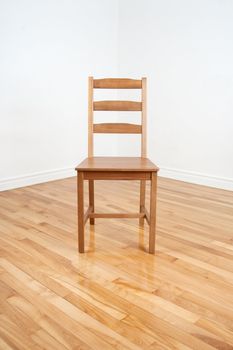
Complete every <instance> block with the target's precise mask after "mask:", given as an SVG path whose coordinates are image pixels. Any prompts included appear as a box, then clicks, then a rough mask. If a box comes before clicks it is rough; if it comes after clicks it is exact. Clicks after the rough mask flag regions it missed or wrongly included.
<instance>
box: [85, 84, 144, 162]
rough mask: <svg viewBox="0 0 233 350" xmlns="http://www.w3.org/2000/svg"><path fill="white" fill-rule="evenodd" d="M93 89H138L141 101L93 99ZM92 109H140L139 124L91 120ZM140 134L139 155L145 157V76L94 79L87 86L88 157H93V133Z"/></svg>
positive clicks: (92, 115)
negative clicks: (140, 77)
mask: <svg viewBox="0 0 233 350" xmlns="http://www.w3.org/2000/svg"><path fill="white" fill-rule="evenodd" d="M94 89H140V90H141V101H116V100H114V101H94ZM94 111H134V112H135V111H140V112H141V124H139V125H138V124H128V123H98V124H95V123H94V122H93V117H94ZM95 133H101V134H103V133H105V134H109V133H111V134H112V133H115V134H141V157H146V153H147V149H146V148H147V147H146V78H142V79H139V80H137V79H124V78H120V79H117V78H107V79H94V78H93V77H89V87H88V157H93V134H95Z"/></svg>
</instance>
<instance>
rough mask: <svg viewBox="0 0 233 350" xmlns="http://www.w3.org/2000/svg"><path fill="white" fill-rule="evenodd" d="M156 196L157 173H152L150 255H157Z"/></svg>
mask: <svg viewBox="0 0 233 350" xmlns="http://www.w3.org/2000/svg"><path fill="white" fill-rule="evenodd" d="M156 194H157V173H156V172H152V173H151V188H150V227H149V253H150V254H154V253H155V225H156Z"/></svg>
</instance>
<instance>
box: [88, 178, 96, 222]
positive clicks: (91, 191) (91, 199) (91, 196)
mask: <svg viewBox="0 0 233 350" xmlns="http://www.w3.org/2000/svg"><path fill="white" fill-rule="evenodd" d="M88 182H89V206H90V207H91V208H92V211H91V212H92V213H94V180H88ZM90 224H91V225H94V224H95V219H94V218H90Z"/></svg>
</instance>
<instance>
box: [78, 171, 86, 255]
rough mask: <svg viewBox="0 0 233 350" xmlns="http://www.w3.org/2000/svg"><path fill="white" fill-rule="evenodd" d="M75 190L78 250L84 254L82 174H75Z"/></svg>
mask: <svg viewBox="0 0 233 350" xmlns="http://www.w3.org/2000/svg"><path fill="white" fill-rule="evenodd" d="M77 176H78V179H77V180H78V181H77V186H78V188H77V190H78V249H79V253H84V188H83V187H84V186H83V183H84V180H83V172H82V171H80V172H78V174H77Z"/></svg>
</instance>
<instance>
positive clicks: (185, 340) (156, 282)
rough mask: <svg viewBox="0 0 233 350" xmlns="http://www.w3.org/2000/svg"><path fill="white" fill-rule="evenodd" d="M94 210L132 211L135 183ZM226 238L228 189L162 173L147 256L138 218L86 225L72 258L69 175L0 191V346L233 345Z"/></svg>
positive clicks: (103, 184) (107, 189)
mask: <svg viewBox="0 0 233 350" xmlns="http://www.w3.org/2000/svg"><path fill="white" fill-rule="evenodd" d="M148 190H149V184H148V185H147V193H148ZM87 194H88V193H87V184H85V206H86V207H87V199H88V195H87ZM147 197H148V196H147ZM146 202H147V206H148V204H149V203H148V198H147V201H146ZM95 206H96V208H98V212H101V211H102V212H123V211H124V210H126V211H129V212H136V211H137V210H138V207H139V183H138V182H133V181H130V182H129V181H121V182H114V181H99V182H96V185H95ZM148 207H149V206H148ZM232 242H233V192H230V191H225V190H220V189H213V188H209V187H205V186H198V185H193V184H188V183H185V182H181V181H175V180H169V179H165V178H160V177H159V179H158V213H157V240H156V254H155V255H154V256H153V255H149V254H148V253H147V251H148V227H147V224H146V223H145V225H144V227H138V220H135V219H108V220H104V219H96V224H95V226H90V225H89V223H87V225H86V227H85V244H86V253H85V254H81V255H80V254H78V250H77V222H76V179H75V178H68V179H64V180H59V181H52V182H48V183H44V184H39V185H34V186H29V187H24V188H20V189H15V190H10V191H4V192H1V193H0V254H1V257H0V294H1V300H0V349H36V350H37V349H38V350H39V349H48V350H50V349H51V350H52V349H58V350H59V349H64V350H66V349H84V350H85V349H86V350H88V349H97V350H98V349H183V350H185V349H186V350H187V349H198V350H202V349H203V350H211V349H212V350H213V349H221V350H230V349H233V297H232V296H233V248H232V247H233V245H232Z"/></svg>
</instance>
